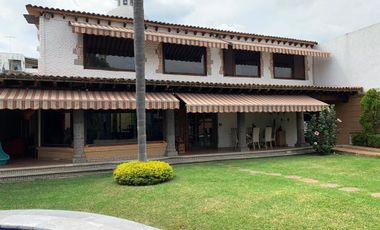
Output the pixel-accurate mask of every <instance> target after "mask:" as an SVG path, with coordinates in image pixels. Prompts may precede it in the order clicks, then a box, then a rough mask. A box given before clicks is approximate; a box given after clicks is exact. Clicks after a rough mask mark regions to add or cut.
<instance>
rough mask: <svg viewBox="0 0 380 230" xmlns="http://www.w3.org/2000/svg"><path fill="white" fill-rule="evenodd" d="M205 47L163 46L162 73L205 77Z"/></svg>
mask: <svg viewBox="0 0 380 230" xmlns="http://www.w3.org/2000/svg"><path fill="white" fill-rule="evenodd" d="M206 54H207V51H206V47H199V46H187V45H177V44H167V43H164V44H163V59H164V72H165V73H168V74H191V75H207V70H206V69H207V68H206V63H207V62H206V56H207V55H206Z"/></svg>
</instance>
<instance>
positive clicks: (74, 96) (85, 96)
mask: <svg viewBox="0 0 380 230" xmlns="http://www.w3.org/2000/svg"><path fill="white" fill-rule="evenodd" d="M178 108H179V100H178V99H177V98H176V97H175V96H173V95H172V94H170V93H146V109H178ZM0 109H11V110H15V109H20V110H26V109H33V110H35V109H44V110H46V109H53V110H56V109H74V110H77V109H84V110H88V109H94V110H105V109H107V110H116V109H136V95H135V93H134V92H111V91H110V92H107V91H74V90H37V89H29V90H28V89H0Z"/></svg>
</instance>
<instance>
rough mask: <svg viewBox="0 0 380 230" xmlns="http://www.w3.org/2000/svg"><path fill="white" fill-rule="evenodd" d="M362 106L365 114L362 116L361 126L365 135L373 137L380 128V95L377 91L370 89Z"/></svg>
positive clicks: (362, 101) (361, 102) (363, 99)
mask: <svg viewBox="0 0 380 230" xmlns="http://www.w3.org/2000/svg"><path fill="white" fill-rule="evenodd" d="M360 104H361V106H362V109H363V113H362V115H361V116H360V124H361V125H362V127H363V129H364V133H365V134H367V135H372V134H375V133H376V128H378V127H379V126H380V95H379V93H378V92H377V91H376V90H375V89H370V90H368V92H367V93H366V94H365V95H364V97H363V98H362V100H361V101H360Z"/></svg>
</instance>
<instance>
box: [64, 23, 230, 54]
mask: <svg viewBox="0 0 380 230" xmlns="http://www.w3.org/2000/svg"><path fill="white" fill-rule="evenodd" d="M70 25H71V27H72V28H73V32H74V33H80V34H90V35H100V36H110V37H117V38H131V39H132V38H133V37H134V31H133V30H132V29H129V28H125V27H117V26H109V25H99V24H91V23H86V22H70ZM145 40H147V41H154V42H164V43H174V44H181V45H192V46H204V47H212V48H220V49H227V48H228V43H227V42H225V41H222V40H220V39H217V38H211V37H200V36H192V35H180V34H170V33H160V32H153V31H145Z"/></svg>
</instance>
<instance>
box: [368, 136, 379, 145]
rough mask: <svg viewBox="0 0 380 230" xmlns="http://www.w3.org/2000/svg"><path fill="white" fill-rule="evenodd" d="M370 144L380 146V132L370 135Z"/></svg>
mask: <svg viewBox="0 0 380 230" xmlns="http://www.w3.org/2000/svg"><path fill="white" fill-rule="evenodd" d="M368 146H369V147H375V148H380V134H374V135H368Z"/></svg>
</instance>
